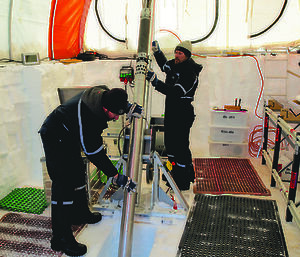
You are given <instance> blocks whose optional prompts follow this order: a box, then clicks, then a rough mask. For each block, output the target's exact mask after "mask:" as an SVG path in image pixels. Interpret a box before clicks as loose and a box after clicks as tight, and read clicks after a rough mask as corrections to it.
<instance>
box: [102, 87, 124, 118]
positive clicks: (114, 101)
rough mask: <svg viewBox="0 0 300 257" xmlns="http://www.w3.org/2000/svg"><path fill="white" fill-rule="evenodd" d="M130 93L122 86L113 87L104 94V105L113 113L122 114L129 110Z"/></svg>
mask: <svg viewBox="0 0 300 257" xmlns="http://www.w3.org/2000/svg"><path fill="white" fill-rule="evenodd" d="M127 99H128V95H127V93H126V91H125V90H124V89H122V88H113V89H111V90H109V91H107V92H105V93H104V94H103V106H104V107H105V108H106V109H107V110H109V111H111V112H112V113H115V114H119V115H122V114H124V113H125V112H127V108H128V100H127Z"/></svg>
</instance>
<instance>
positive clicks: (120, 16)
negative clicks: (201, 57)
mask: <svg viewBox="0 0 300 257" xmlns="http://www.w3.org/2000/svg"><path fill="white" fill-rule="evenodd" d="M155 2H156V11H155V19H154V31H153V38H154V39H158V40H159V41H160V42H161V43H162V46H163V47H164V48H169V47H170V50H171V48H172V49H173V45H174V44H173V43H178V39H177V38H176V37H175V36H174V34H172V33H171V32H174V33H176V34H177V36H178V37H179V38H180V39H181V40H186V39H190V40H197V39H199V38H201V37H203V36H205V35H206V34H207V33H208V32H209V31H210V29H211V27H212V24H213V22H214V11H215V10H214V8H215V1H213V0H177V1H173V0H164V1H157V0H156V1H155ZM50 3H51V1H50V0H43V1H38V0H23V1H21V0H0V5H1V9H0V24H1V26H0V28H1V29H0V30H1V41H0V58H12V59H14V60H21V53H24V52H25V53H26V52H39V53H40V56H41V58H45V57H47V56H48V51H47V48H48V25H49V12H50ZM283 3H284V0H248V1H240V0H227V1H225V0H224V1H223V0H220V8H219V10H220V15H219V19H218V23H217V26H216V29H215V31H214V32H213V34H212V35H211V36H210V37H209V38H208V39H207V40H205V41H203V42H200V43H198V44H195V45H194V50H195V51H205V49H215V50H218V51H222V50H225V49H226V50H232V49H235V50H237V49H240V48H257V47H259V46H262V45H272V44H274V43H275V44H276V45H277V46H278V45H279V46H280V45H283V46H286V45H289V44H291V45H293V46H295V45H297V43H289V42H291V41H295V40H299V39H300V27H299V26H298V24H299V22H300V15H299V11H300V8H299V1H297V0H289V1H288V4H287V7H286V9H285V11H284V13H283V15H282V17H281V18H280V19H279V21H278V22H277V23H276V24H275V26H274V27H272V28H271V29H270V30H269V31H268V32H266V33H264V34H263V35H261V36H259V37H257V38H254V39H249V37H248V35H249V34H251V33H256V32H259V31H261V30H263V29H265V28H266V27H268V26H269V25H270V24H271V23H272V22H273V21H274V20H275V19H276V17H277V16H278V15H279V12H280V10H281V8H282V5H283ZM94 5H95V0H93V1H92V3H91V7H90V11H89V15H88V20H87V27H86V34H85V48H86V49H87V50H89V49H95V50H97V51H99V52H101V53H109V54H114V55H128V54H129V53H132V52H136V48H137V42H138V32H139V20H140V19H139V16H140V13H141V6H142V0H135V1H129V0H111V1H98V10H99V14H100V16H101V20H102V22H103V25H104V26H105V28H106V29H107V30H108V31H110V32H111V33H112V34H113V35H114V36H117V37H120V38H125V37H126V38H127V39H128V42H127V44H122V43H120V42H117V41H115V40H113V39H111V38H110V37H109V36H108V35H107V34H106V33H105V32H104V31H103V30H102V29H101V27H100V25H99V24H98V22H97V19H96V16H95V12H94ZM66 7H67V5H66ZM66 18H68V17H66ZM168 31H169V32H168ZM170 31H171V32H170Z"/></svg>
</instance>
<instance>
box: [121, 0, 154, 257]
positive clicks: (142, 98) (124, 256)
mask: <svg viewBox="0 0 300 257" xmlns="http://www.w3.org/2000/svg"><path fill="white" fill-rule="evenodd" d="M152 6H153V4H152V0H143V9H142V12H141V16H140V30H139V42H138V58H137V63H136V73H135V92H134V101H135V102H136V103H137V104H140V105H142V106H143V107H144V106H146V105H147V101H148V90H146V80H145V77H146V69H147V62H148V52H149V43H150V41H149V40H150V32H151V31H150V27H151V26H150V24H151V13H152V9H153V7H152ZM145 111H146V110H145ZM144 127H145V125H144V120H143V119H137V118H135V117H133V120H132V123H131V128H130V141H129V152H128V161H127V169H126V170H127V175H128V176H129V177H131V178H132V179H133V180H134V181H136V182H138V184H140V183H141V182H140V181H139V178H140V177H141V176H139V172H142V162H143V158H142V157H143V156H142V155H143V142H144V129H145V128H144ZM136 200H137V194H136V193H128V192H126V191H125V192H124V201H123V210H122V220H121V227H120V241H119V255H118V256H119V257H130V256H131V248H132V237H133V220H134V212H135V204H136Z"/></svg>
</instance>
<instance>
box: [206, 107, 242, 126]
mask: <svg viewBox="0 0 300 257" xmlns="http://www.w3.org/2000/svg"><path fill="white" fill-rule="evenodd" d="M210 114H211V115H210V116H211V122H210V123H211V124H212V125H214V126H229V127H230V126H231V127H247V125H248V112H247V111H224V110H210Z"/></svg>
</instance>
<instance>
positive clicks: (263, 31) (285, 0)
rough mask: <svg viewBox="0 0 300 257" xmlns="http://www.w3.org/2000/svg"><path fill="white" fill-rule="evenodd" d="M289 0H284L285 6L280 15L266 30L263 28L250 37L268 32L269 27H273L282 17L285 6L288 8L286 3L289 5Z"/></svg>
mask: <svg viewBox="0 0 300 257" xmlns="http://www.w3.org/2000/svg"><path fill="white" fill-rule="evenodd" d="M287 2H288V0H284V3H283V6H282V8H281V11H280V13H279V15H278V16H277V18H276V19H275V20H274V21H273V22H272V24H271V25H270V26H268V27H267V28H265V29H264V30H262V31H261V32H258V33H256V34H251V35H250V36H249V37H250V38H254V37H258V36H260V35H262V34H263V33H265V32H267V31H268V30H269V29H271V28H272V27H273V26H274V25H275V24H276V23H277V22H278V21H279V19H280V18H281V16H282V14H283V12H284V10H285V8H286V5H287Z"/></svg>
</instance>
